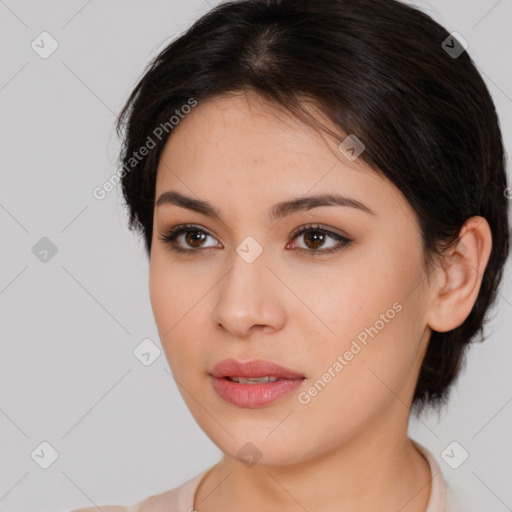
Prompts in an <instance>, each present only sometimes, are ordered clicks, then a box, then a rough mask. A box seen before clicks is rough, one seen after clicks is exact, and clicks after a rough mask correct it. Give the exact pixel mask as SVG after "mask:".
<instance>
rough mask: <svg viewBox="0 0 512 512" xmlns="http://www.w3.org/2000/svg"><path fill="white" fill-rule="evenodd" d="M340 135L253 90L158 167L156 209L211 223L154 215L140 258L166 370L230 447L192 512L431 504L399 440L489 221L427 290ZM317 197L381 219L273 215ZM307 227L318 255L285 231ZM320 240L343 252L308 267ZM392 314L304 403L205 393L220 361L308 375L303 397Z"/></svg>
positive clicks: (476, 284) (182, 127)
mask: <svg viewBox="0 0 512 512" xmlns="http://www.w3.org/2000/svg"><path fill="white" fill-rule="evenodd" d="M319 115H320V114H319ZM323 120H324V121H325V119H323ZM340 140H341V138H340ZM340 140H338V141H335V140H332V139H331V138H329V137H326V136H324V137H322V136H321V135H320V134H319V133H318V132H317V131H315V130H314V129H312V128H311V127H309V126H306V125H304V124H302V123H301V122H299V121H297V120H294V119H293V118H291V117H287V116H285V115H284V114H283V113H281V112H280V111H277V110H276V108H275V107H272V105H270V104H267V103H265V102H263V101H262V100H261V99H260V98H259V97H257V96H256V95H254V94H253V93H250V94H247V95H242V94H239V95H232V96H229V97H222V98H216V99H214V100H209V101H206V102H203V103H201V102H200V103H199V105H198V106H197V107H195V108H194V109H193V110H192V112H191V113H190V114H188V115H187V117H186V118H185V119H184V120H182V121H181V122H180V124H179V125H178V126H177V127H176V128H175V129H174V131H173V133H172V135H171V137H170V138H169V140H168V142H167V144H166V147H165V149H164V152H163V153H162V155H161V158H160V162H159V167H158V173H157V181H156V198H157V199H158V198H159V197H160V195H161V194H162V193H164V192H167V191H175V192H179V193H180V194H182V195H185V196H188V197H192V198H194V199H199V200H202V201H207V202H208V203H210V204H211V205H212V206H214V207H215V208H217V209H218V210H219V211H220V216H221V219H216V218H213V217H209V216H206V215H204V214H201V213H198V212H195V211H192V210H190V209H187V208H183V207H180V206H177V205H175V204H162V205H160V206H156V205H155V209H154V226H153V240H152V250H151V257H150V275H149V287H150V297H151V305H152V308H153V312H154V316H155V321H156V324H157V327H158V332H159V334H160V339H161V342H162V346H163V348H164V351H165V354H166V357H167V360H168V363H169V366H170V368H171V370H172V373H173V375H174V377H175V379H176V381H177V383H178V385H179V389H180V392H181V394H182V396H183V399H184V400H185V402H186V404H187V406H188V408H189V409H190V411H191V413H192V415H193V416H194V418H195V420H196V421H197V423H198V424H199V426H200V427H201V428H202V429H203V430H204V432H205V433H206V434H207V435H208V436H209V437H210V439H211V440H212V441H213V442H214V443H215V444H216V445H217V446H218V447H219V448H220V449H221V450H222V452H223V453H224V456H223V458H222V460H221V461H220V462H219V464H218V465H216V466H215V467H214V468H213V469H212V470H211V471H210V472H209V473H208V474H207V475H206V477H205V478H204V479H203V480H202V482H201V484H200V486H199V488H198V491H197V493H196V496H195V500H194V507H195V508H196V509H197V510H198V511H199V512H212V511H216V512H217V511H224V512H230V511H235V510H237V511H239V510H243V511H244V512H253V511H254V512H256V511H258V512H262V511H267V510H268V511H270V510H281V511H289V512H292V511H298V510H303V509H305V510H308V511H313V510H322V511H324V512H331V511H332V512H334V511H336V512H338V511H339V510H344V511H346V512H356V511H357V512H360V511H361V510H379V511H380V512H397V511H398V510H400V512H424V511H425V509H426V507H427V503H428V499H429V495H430V490H431V484H430V481H431V474H430V470H429V466H428V464H427V462H426V460H425V459H424V458H423V456H422V455H421V454H420V453H419V452H418V451H417V450H416V448H415V447H414V446H413V445H412V443H411V441H410V439H408V437H407V427H408V422H409V415H410V410H409V409H410V405H411V402H412V397H413V392H414V387H415V384H416V381H417V378H418V373H419V368H420V365H421V361H422V359H423V356H424V354H425V350H426V348H427V344H428V340H429V336H430V333H431V330H437V331H441V332H444V331H449V330H451V329H453V328H455V327H457V326H458V325H460V324H461V323H462V322H463V321H464V320H465V319H466V317H467V316H468V314H469V313H470V311H471V308H472V306H473V304H474V302H475V300H476V298H477V295H478V292H479V289H480V284H481V280H482V275H483V272H484V270H485V266H486V264H487V261H488V258H489V254H490V250H491V244H492V240H491V233H490V229H489V225H488V223H487V222H486V221H485V219H483V218H481V217H473V218H471V219H469V220H468V221H467V222H466V224H465V225H464V227H463V228H462V230H461V234H460V242H459V244H458V245H456V246H454V247H453V248H451V249H450V251H449V252H448V253H447V254H446V255H445V259H444V260H442V261H440V262H439V263H440V264H439V265H437V266H436V268H435V270H434V271H433V272H432V273H431V274H430V275H429V277H428V279H427V275H426V274H425V270H424V268H423V266H422V252H421V250H422V248H421V238H420V231H419V227H418V224H417V221H416V219H415V216H414V214H413V210H412V209H411V207H410V205H409V204H408V202H407V201H406V200H405V198H404V197H403V196H402V195H401V194H400V193H399V191H398V190H397V189H396V188H395V187H394V185H392V184H391V183H389V182H388V181H386V180H385V179H384V178H382V177H380V176H378V175H377V174H376V173H375V172H374V171H372V170H371V169H370V168H369V167H368V166H367V165H366V164H365V163H364V162H363V161H362V159H361V158H359V159H357V160H356V161H354V162H350V161H348V160H347V159H346V158H345V157H344V156H343V155H342V154H341V153H340V151H339V150H338V148H337V146H338V143H339V141H340ZM325 193H337V194H340V195H343V196H347V197H350V198H352V199H355V200H357V201H359V202H360V203H363V204H364V205H365V206H366V207H367V208H368V209H370V210H372V211H373V212H374V213H368V212H366V211H362V210H360V209H356V208H352V207H349V206H321V207H317V208H313V209H311V210H307V211H299V212H295V213H293V214H291V215H289V216H286V217H283V218H281V219H280V220H279V221H276V220H271V219H270V218H269V217H268V210H269V209H270V208H271V207H272V206H274V205H275V204H276V203H279V202H281V201H286V200H290V199H295V198H299V197H303V196H312V195H317V194H325ZM179 224H194V225H196V227H195V228H194V227H193V228H189V229H190V231H189V234H190V235H196V236H197V230H198V229H199V230H201V231H202V232H204V233H203V234H204V240H202V241H199V242H196V245H190V243H193V240H194V239H193V238H192V237H189V239H187V237H186V236H185V235H183V234H182V235H180V236H179V237H178V239H177V240H176V241H175V244H176V245H177V246H178V247H180V248H182V249H189V250H191V251H196V252H195V253H191V254H190V255H185V254H182V253H178V252H173V251H172V250H171V248H170V247H171V246H170V244H169V243H167V244H166V243H164V242H163V241H161V240H160V238H159V234H160V233H162V234H165V233H166V232H168V231H169V230H170V229H171V228H173V227H175V226H177V225H179ZM307 224H313V225H314V226H315V227H316V226H320V228H317V229H314V228H313V229H311V230H310V231H309V234H311V232H313V233H314V232H317V233H318V230H319V229H320V231H321V230H322V229H323V230H324V232H323V233H324V235H325V239H324V243H323V244H321V243H320V244H319V245H317V246H316V247H318V249H315V246H314V245H313V244H312V242H311V241H310V240H308V232H306V233H305V234H302V235H300V236H298V237H295V238H293V237H292V236H291V234H292V233H293V232H294V231H295V230H296V229H297V228H300V227H301V226H304V225H307ZM325 230H327V231H332V232H334V233H338V234H341V235H343V236H345V237H347V238H349V239H350V240H352V242H351V243H350V244H349V245H348V246H345V247H341V248H340V250H339V251H337V252H333V253H330V254H323V255H316V256H313V252H314V251H315V250H316V251H318V250H322V249H323V250H328V249H330V248H333V247H337V246H339V242H338V241H337V240H336V239H335V238H332V237H331V236H330V235H329V234H325ZM247 237H252V238H253V239H254V240H256V241H257V242H258V244H259V245H260V246H261V248H262V249H263V252H262V254H261V255H260V256H259V257H258V258H257V259H256V260H255V261H254V262H252V263H250V264H249V263H247V262H246V261H245V260H244V259H243V258H241V257H240V256H239V254H237V252H236V248H237V247H238V246H239V244H241V242H242V241H244V240H245V239H246V238H247ZM187 240H188V243H187ZM298 248H301V249H303V251H302V252H300V251H298ZM307 251H309V252H307ZM441 263H442V264H441ZM397 302H398V303H399V304H400V305H401V306H402V309H401V311H400V312H399V313H397V314H396V316H394V318H393V319H392V320H390V321H389V322H387V323H385V326H384V328H382V330H380V331H379V333H378V335H376V336H375V337H374V338H369V340H368V344H367V346H365V347H364V348H363V350H361V351H360V352H359V353H358V354H357V355H356V356H355V357H354V358H353V359H352V360H350V361H349V362H348V364H347V365H346V366H345V367H344V368H343V370H342V371H341V372H340V373H339V374H337V376H336V377H335V378H333V379H332V380H331V381H330V382H329V383H328V385H326V386H325V388H324V389H323V390H322V391H321V392H319V393H318V394H317V395H316V396H314V397H313V398H312V399H311V401H310V402H309V403H307V404H301V403H300V402H299V401H298V399H297V394H298V392H295V393H292V394H291V395H289V396H286V397H284V398H282V399H280V400H278V401H276V402H273V403H271V404H268V405H266V406H264V407H261V408H257V409H247V408H239V407H236V406H234V405H232V404H229V403H227V402H225V401H223V400H222V399H221V398H220V397H219V396H218V395H217V394H216V392H215V391H214V389H213V388H212V386H211V383H210V378H209V375H208V373H209V371H211V369H212V367H213V365H214V364H215V363H217V362H219V361H220V360H222V359H225V358H235V359H239V360H242V361H243V360H247V359H253V358H256V359H264V360H270V361H273V362H276V363H278V364H281V365H282V366H285V367H287V368H290V369H292V370H294V371H297V372H299V373H301V374H303V375H305V376H306V379H305V381H304V382H303V384H302V387H301V388H300V389H299V392H300V391H304V390H307V389H308V388H309V387H310V386H311V385H312V383H314V382H315V381H316V380H317V379H318V378H320V377H321V376H322V374H323V373H324V372H325V371H326V370H327V368H329V367H332V365H333V363H334V362H335V361H336V358H337V356H338V355H340V354H344V353H345V351H346V350H348V349H349V347H350V344H351V342H352V341H353V340H354V339H355V338H356V336H357V335H358V334H359V333H361V332H362V331H363V330H364V329H365V328H367V327H370V326H373V325H375V323H376V321H377V320H379V318H380V316H379V315H381V314H382V313H385V312H386V311H387V310H389V309H390V308H391V307H392V305H393V304H394V303H397ZM247 442H251V443H253V444H254V445H255V446H256V447H257V448H258V450H259V451H260V452H261V459H260V460H259V461H258V463H257V464H256V465H254V466H252V467H247V466H246V465H245V464H244V463H243V462H241V461H239V460H237V458H236V457H237V452H238V450H240V448H241V447H243V446H244V445H245V444H246V443H247ZM301 507H302V508H301Z"/></svg>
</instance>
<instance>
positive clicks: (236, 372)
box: [210, 359, 305, 409]
mask: <svg viewBox="0 0 512 512" xmlns="http://www.w3.org/2000/svg"><path fill="white" fill-rule="evenodd" d="M210 376H211V378H212V384H213V388H214V389H215V391H216V392H217V393H218V394H219V396H220V397H221V398H222V399H223V400H225V401H226V402H228V403H231V404H233V405H235V406H237V407H246V408H250V409H254V408H257V407H262V406H263V405H266V404H269V403H271V402H274V401H275V400H278V399H279V398H281V397H283V396H285V395H288V394H289V393H291V392H292V391H294V390H295V389H297V388H298V387H299V386H300V385H301V384H302V382H303V380H304V378H305V377H304V376H303V375H300V374H299V373H296V372H294V371H292V370H290V369H288V368H284V367H283V366H280V365H278V364H275V363H271V362H270V361H261V360H258V359H254V360H251V361H247V362H245V363H242V362H240V361H236V360H235V359H225V360H224V361H220V362H219V363H217V364H216V365H215V366H214V367H213V369H212V371H211V373H210ZM228 377H244V378H250V377H252V378H258V377H276V378H278V379H279V380H277V381H275V382H265V383H262V384H240V383H238V382H234V381H232V380H230V379H229V378H228Z"/></svg>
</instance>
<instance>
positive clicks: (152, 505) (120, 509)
mask: <svg viewBox="0 0 512 512" xmlns="http://www.w3.org/2000/svg"><path fill="white" fill-rule="evenodd" d="M178 490H179V488H176V489H171V490H170V491H166V492H163V493H161V494H154V495H152V496H149V497H148V498H146V499H144V500H142V501H140V502H139V503H136V504H135V505H101V506H92V507H85V508H77V509H74V510H70V511H69V512H98V509H99V510H101V511H102V512H161V511H164V510H165V511H166V512H170V510H169V506H171V507H172V506H174V505H176V503H177V494H178Z"/></svg>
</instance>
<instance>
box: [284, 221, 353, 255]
mask: <svg viewBox="0 0 512 512" xmlns="http://www.w3.org/2000/svg"><path fill="white" fill-rule="evenodd" d="M302 235H304V236H302ZM292 236H293V239H294V240H295V239H296V238H300V237H301V236H302V238H303V240H304V244H305V246H306V248H301V247H299V248H297V250H298V251H299V252H301V253H305V254H310V255H311V256H317V255H321V254H329V253H334V252H336V251H339V250H340V249H342V248H343V247H347V246H348V245H350V244H351V243H352V240H350V239H349V238H347V237H344V236H342V235H339V234H338V233H333V232H332V231H329V230H327V229H322V228H320V226H313V225H309V226H304V227H302V228H300V229H299V230H297V231H295V233H294V234H293V235H292ZM329 238H330V239H333V240H335V241H336V243H335V244H331V246H330V247H328V248H326V249H322V247H324V244H325V243H326V240H328V239H329Z"/></svg>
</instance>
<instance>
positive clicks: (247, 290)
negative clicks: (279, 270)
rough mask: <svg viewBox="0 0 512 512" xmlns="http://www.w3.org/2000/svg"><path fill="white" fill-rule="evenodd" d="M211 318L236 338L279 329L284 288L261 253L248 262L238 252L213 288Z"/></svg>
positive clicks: (281, 322) (283, 321) (283, 313)
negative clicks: (213, 297) (215, 293)
mask: <svg viewBox="0 0 512 512" xmlns="http://www.w3.org/2000/svg"><path fill="white" fill-rule="evenodd" d="M216 290H217V296H216V302H215V306H214V308H213V312H212V319H213V321H214V323H215V324H216V325H217V327H218V328H219V327H220V328H222V329H224V330H225V331H226V332H227V333H229V334H230V335H231V336H233V337H235V338H237V339H246V338H247V337H250V336H251V334H252V333H254V332H256V331H260V332H261V333H266V332H268V333H270V332H273V331H278V330H280V329H281V328H282V327H283V325H284V323H285V318H286V314H285V308H284V302H283V300H284V298H285V296H284V292H285V287H284V286H283V284H282V283H281V282H280V281H279V279H277V278H276V276H275V274H274V272H272V271H271V270H270V269H269V268H268V266H267V264H266V261H265V259H264V257H263V255H261V256H260V257H259V258H257V259H256V260H255V261H253V262H252V263H248V262H246V261H245V260H244V259H243V258H242V257H240V256H239V255H238V254H235V255H234V257H233V265H232V267H231V268H230V270H229V271H228V272H227V273H226V275H225V277H224V278H223V279H222V280H221V282H220V283H219V286H218V287H217V288H216Z"/></svg>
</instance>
